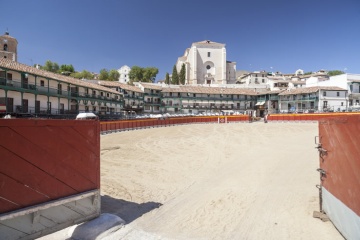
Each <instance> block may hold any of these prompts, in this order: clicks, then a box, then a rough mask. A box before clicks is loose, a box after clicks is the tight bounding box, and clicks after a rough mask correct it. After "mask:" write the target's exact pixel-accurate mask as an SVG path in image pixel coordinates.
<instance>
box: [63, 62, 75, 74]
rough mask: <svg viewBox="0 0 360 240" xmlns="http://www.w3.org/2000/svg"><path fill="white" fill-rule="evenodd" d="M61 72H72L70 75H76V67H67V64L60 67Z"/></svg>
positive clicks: (70, 65)
mask: <svg viewBox="0 0 360 240" xmlns="http://www.w3.org/2000/svg"><path fill="white" fill-rule="evenodd" d="M60 72H61V73H63V72H70V73H74V72H75V69H74V66H73V65H72V64H69V65H66V64H62V65H61V66H60Z"/></svg>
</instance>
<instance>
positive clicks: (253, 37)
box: [0, 0, 360, 80]
mask: <svg viewBox="0 0 360 240" xmlns="http://www.w3.org/2000/svg"><path fill="white" fill-rule="evenodd" d="M5 3H6V4H5ZM0 5H1V6H4V5H6V9H7V10H5V8H2V11H1V15H0V33H1V34H3V33H4V32H5V31H6V30H7V29H8V30H9V33H10V35H11V36H13V37H15V38H17V40H18V42H19V45H18V61H19V62H21V63H24V64H28V65H32V64H34V63H39V64H44V63H45V61H46V60H51V61H54V62H57V63H59V64H73V66H74V67H75V70H77V71H82V70H84V69H85V70H88V71H93V72H99V71H100V69H102V68H107V69H118V68H120V67H121V66H123V65H129V66H130V67H132V66H134V65H137V66H141V67H152V66H153V67H157V68H159V74H158V76H157V80H160V79H164V78H165V74H166V72H169V73H171V72H172V68H173V66H174V64H175V63H176V60H177V58H178V57H180V56H182V55H183V53H184V51H185V49H186V48H188V47H190V46H191V44H192V43H193V42H198V41H202V40H211V41H215V42H220V43H225V44H226V49H227V60H230V61H235V62H237V70H248V71H257V70H266V71H281V72H283V73H293V72H295V71H296V70H297V69H299V68H301V69H303V70H304V71H317V70H319V69H326V70H334V69H338V70H345V71H346V72H349V73H359V74H360V0H299V1H295V0H237V1H236V0H223V1H219V0H217V1H214V0H207V1H204V0H202V1H199V0H183V1H172V0H102V1H100V0H97V1H95V0H61V1H60V0H51V1H49V0H31V1H28V0H11V1H5V0H0Z"/></svg>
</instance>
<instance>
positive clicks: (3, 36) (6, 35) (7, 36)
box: [1, 33, 17, 42]
mask: <svg viewBox="0 0 360 240" xmlns="http://www.w3.org/2000/svg"><path fill="white" fill-rule="evenodd" d="M1 37H2V38H9V39H13V40H15V41H16V42H17V40H16V38H14V37H12V36H10V35H8V34H6V33H5V34H4V35H2V36H1Z"/></svg>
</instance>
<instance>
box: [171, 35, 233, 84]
mask: <svg viewBox="0 0 360 240" xmlns="http://www.w3.org/2000/svg"><path fill="white" fill-rule="evenodd" d="M183 64H185V69H186V74H185V84H192V85H194V84H209V85H210V84H234V83H235V81H236V62H230V61H227V60H226V49H225V44H223V43H217V42H211V41H209V40H205V41H201V42H195V43H193V44H192V45H191V48H188V49H186V50H185V53H184V55H183V56H182V57H179V58H178V60H177V62H176V68H177V71H178V72H180V70H181V66H182V65H183Z"/></svg>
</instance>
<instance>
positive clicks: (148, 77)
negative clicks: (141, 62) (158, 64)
mask: <svg viewBox="0 0 360 240" xmlns="http://www.w3.org/2000/svg"><path fill="white" fill-rule="evenodd" d="M158 73H159V69H157V68H155V67H147V68H144V69H143V78H142V81H143V82H154V81H155V78H156V75H157V74H158Z"/></svg>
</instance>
